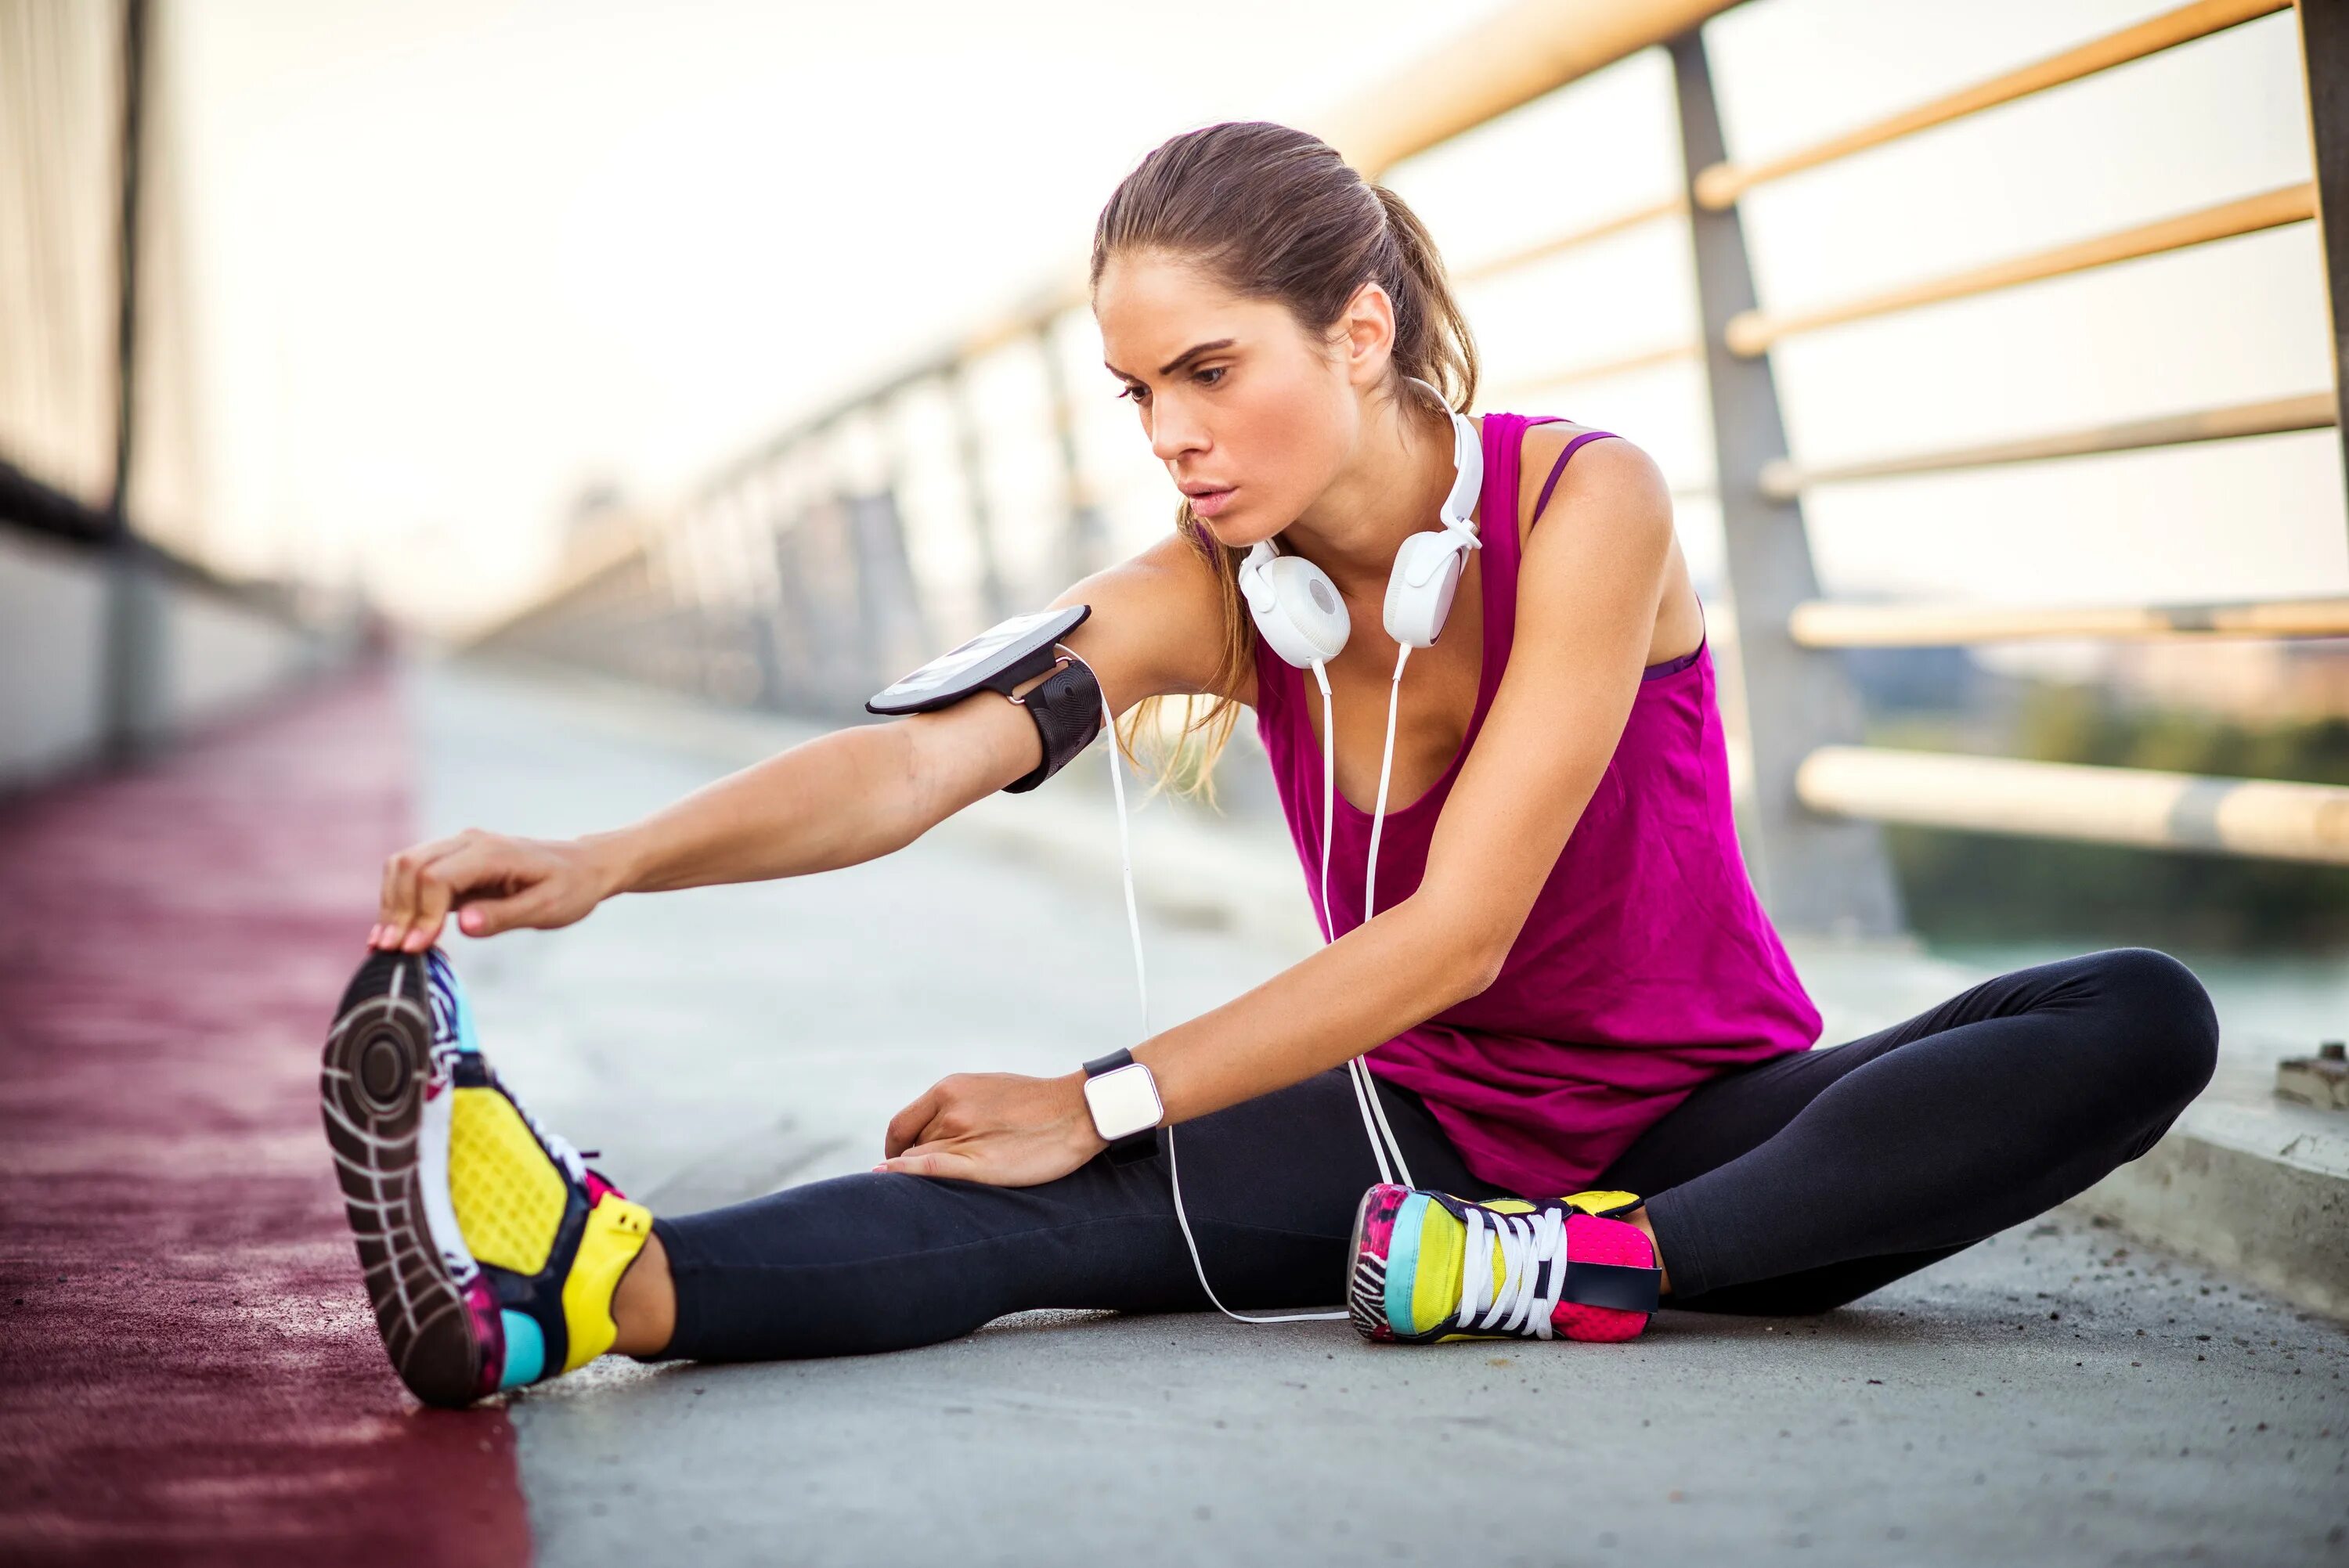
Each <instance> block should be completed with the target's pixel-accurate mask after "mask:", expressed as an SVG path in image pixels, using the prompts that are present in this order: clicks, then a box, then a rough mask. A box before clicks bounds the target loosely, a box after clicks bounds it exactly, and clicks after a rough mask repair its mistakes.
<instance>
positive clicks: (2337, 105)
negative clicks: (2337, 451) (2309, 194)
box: [2292, 0, 2349, 463]
mask: <svg viewBox="0 0 2349 1568" xmlns="http://www.w3.org/2000/svg"><path fill="white" fill-rule="evenodd" d="M2292 9H2293V10H2294V11H2295V12H2297V13H2298V14H2299V21H2300V56H2301V63H2302V67H2304V69H2305V70H2306V73H2307V85H2308V133H2309V141H2310V144H2311V151H2312V152H2313V154H2314V159H2313V161H2314V163H2315V166H2316V222H2317V227H2318V229H2319V231H2320V232H2322V233H2323V242H2324V285H2325V286H2324V297H2325V303H2326V304H2327V305H2328V306H2329V307H2330V311H2331V315H2332V325H2333V397H2334V398H2335V399H2336V400H2338V399H2340V398H2343V397H2349V13H2344V11H2343V9H2342V7H2341V6H2340V5H2335V4H2332V3H2330V0H2319V3H2317V4H2313V5H2312V4H2302V5H2294V6H2293V7H2292ZM2342 407H2343V408H2344V418H2342V419H2341V422H2340V423H2341V431H2342V448H2343V459H2344V463H2349V404H2344V405H2342Z"/></svg>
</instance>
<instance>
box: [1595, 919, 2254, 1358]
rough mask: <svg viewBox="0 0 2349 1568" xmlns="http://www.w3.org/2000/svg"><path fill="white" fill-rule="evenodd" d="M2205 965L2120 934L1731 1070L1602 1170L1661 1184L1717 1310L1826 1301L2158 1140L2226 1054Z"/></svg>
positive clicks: (2078, 1187)
mask: <svg viewBox="0 0 2349 1568" xmlns="http://www.w3.org/2000/svg"><path fill="white" fill-rule="evenodd" d="M2218 1035H2219V1028H2218V1018H2217V1015H2216V1013H2215V1012H2214V1011H2213V1009H2212V1007H2211V1005H2210V999H2209V995H2208V994H2207V993H2206V992H2205V991H2204V990H2203V988H2202V985H2201V983H2200V982H2199V981H2198V980H2197V979H2196V978H2195V977H2194V975H2193V972H2192V971H2191V970H2189V969H2188V968H2187V967H2186V966H2185V965H2182V964H2180V963H2178V961H2177V960H2176V959H2174V958H2172V957H2170V956H2169V955H2168V954H2164V953H2160V952H2157V951H2155V950H2154V949H2151V948H2145V947H2122V948H2109V949H2106V950H2105V951H2103V952H2099V953H2091V954H2082V955H2081V956H2078V957H2075V958H2066V959H2062V960H2058V961H2056V962H2054V963H2051V964H2042V965H2033V967H2030V968H2026V969H2018V970H2015V971H2013V973H2011V974H2007V975H1999V976H1997V977H1995V978H1993V979H1990V980H1986V981H1983V982H1982V984H1981V985H1975V986H1973V987H1972V988H1971V989H1969V990H1967V991H1964V992H1962V993H1961V994H1960V995H1956V996H1953V997H1951V999H1950V1000H1949V1001H1947V1002H1944V1003H1942V1004H1941V1005H1940V1006H1937V1007H1934V1008H1931V1009H1930V1010H1929V1011H1927V1012H1924V1013H1920V1014H1919V1015H1918V1016H1916V1017H1913V1018H1910V1019H1909V1020H1908V1021H1907V1022H1905V1023H1901V1024H1898V1025H1895V1026H1892V1027H1891V1028H1889V1029H1884V1030H1880V1031H1878V1033H1876V1034H1873V1035H1868V1036H1866V1037H1862V1038H1859V1039H1857V1040H1852V1041H1849V1042H1847V1043H1846V1044H1844V1045H1841V1046H1837V1047H1833V1048H1831V1049H1827V1050H1813V1051H1806V1052H1801V1053H1797V1054H1794V1055H1790V1056H1785V1057H1775V1058H1773V1059H1771V1060H1769V1061H1766V1062H1764V1063H1761V1064H1760V1065H1758V1066H1756V1067H1754V1068H1748V1069H1745V1070H1744V1071H1740V1072H1737V1073H1733V1074H1731V1075H1728V1076H1726V1077H1723V1078H1717V1079H1714V1080H1713V1082H1711V1083H1708V1084H1706V1085H1704V1086H1703V1087H1702V1088H1699V1089H1698V1090H1696V1092H1695V1093H1693V1094H1692V1095H1691V1096H1689V1098H1688V1099H1686V1100H1684V1101H1682V1103H1681V1104H1680V1105H1679V1106H1676V1107H1675V1108H1673V1109H1672V1111H1671V1114H1670V1115H1668V1116H1666V1117H1665V1118H1664V1119H1662V1120H1661V1121H1659V1122H1658V1123H1657V1124H1656V1125H1655V1126H1654V1127H1652V1128H1651V1129H1649V1130H1648V1131H1647V1132H1646V1133H1645V1134H1643V1135H1642V1136H1641V1138H1640V1141H1639V1142H1637V1143H1635V1144H1633V1145H1632V1147H1631V1148H1630V1149H1629V1150H1626V1151H1625V1152H1624V1154H1623V1155H1622V1156H1621V1158H1619V1160H1617V1161H1616V1162H1615V1163H1614V1165H1612V1166H1611V1167H1610V1168H1609V1170H1608V1171H1607V1172H1606V1174H1605V1175H1604V1176H1602V1177H1601V1178H1600V1184H1602V1185H1605V1186H1609V1187H1622V1188H1625V1189H1628V1190H1630V1191H1637V1192H1644V1193H1648V1194H1650V1196H1649V1198H1648V1202H1647V1218H1648V1220H1649V1222H1651V1224H1652V1225H1653V1226H1654V1227H1655V1230H1656V1233H1657V1237H1658V1240H1659V1242H1660V1243H1661V1247H1662V1251H1663V1256H1664V1264H1665V1266H1666V1268H1667V1269H1669V1270H1670V1272H1671V1281H1672V1295H1671V1297H1670V1298H1669V1299H1670V1302H1671V1305H1673V1306H1676V1307H1690V1308H1694V1309H1697V1310H1706V1309H1713V1310H1723V1311H1748V1312H1797V1311H1824V1310H1826V1308H1828V1307H1831V1306H1835V1305H1839V1304H1840V1303H1841V1302H1844V1301H1848V1300H1851V1299H1853V1298H1855V1297H1857V1296H1858V1295H1865V1294H1866V1293H1867V1292H1868V1291H1870V1290H1874V1289H1875V1288H1877V1287H1878V1285H1881V1284H1885V1283H1886V1282H1887V1281H1889V1280H1891V1279H1895V1278H1898V1277H1899V1276H1900V1275H1901V1274H1908V1273H1910V1272H1912V1271H1914V1270H1916V1269H1919V1268H1922V1267H1924V1266H1925V1265H1926V1264H1930V1263H1934V1262H1938V1261H1939V1260H1940V1259H1941V1258H1944V1257H1947V1256H1949V1255H1950V1254H1951V1253H1954V1252H1957V1251H1959V1250H1961V1248H1963V1247H1965V1246H1968V1245H1971V1243H1974V1242H1977V1241H1980V1240H1981V1239H1982V1238H1983V1237H1985V1236H1989V1235H1992V1234H1995V1233H1997V1232H1999V1231H2002V1230H2004V1229H2005V1228H2006V1227H2008V1226H2010V1225H2013V1224H2018V1223H2020V1222H2023V1221H2024V1220H2027V1219H2029V1218H2031V1217H2032V1216H2033V1215H2034V1214H2038V1213H2042V1212H2044V1211H2046V1210H2047V1209H2049V1208H2052V1207H2053V1206H2054V1205H2055V1204H2057V1203H2059V1202H2063V1201H2064V1199H2066V1198H2070V1197H2073V1196H2075V1194H2077V1193H2079V1192H2081V1191H2085V1189H2086V1188H2088V1187H2089V1186H2090V1185H2092V1184H2093V1183H2094V1182H2095V1181H2097V1180H2098V1179H2099V1178H2101V1177H2103V1176H2104V1175H2105V1174H2106V1172H2108V1171H2111V1170H2112V1169H2113V1168H2114V1167H2115V1166H2116V1165H2119V1164H2121V1163H2123V1162H2124V1161H2129V1160H2133V1159H2135V1158H2137V1156H2138V1155H2140V1154H2142V1153H2144V1152H2145V1151H2146V1150H2147V1149H2149V1148H2151V1147H2152V1146H2153V1144H2154V1142H2155V1140H2158V1138H2159V1137H2160V1136H2161V1135H2162V1133H2163V1132H2164V1131H2166V1130H2168V1127H2169V1125H2170V1123H2171V1122H2172V1121H2173V1120H2175V1119H2176V1118H2177V1116H2178V1112H2179V1111H2180V1110H2182V1109H2185V1107H2186V1105H2187V1104H2188V1103H2189V1101H2190V1100H2192V1099H2193V1098H2194V1097H2195V1096H2196V1095H2197V1094H2199V1093H2200V1092H2201V1090H2202V1088H2203V1086H2204V1085H2205V1084H2207V1083H2208V1082H2209V1078H2210V1074H2211V1071H2212V1068H2214V1066H2215V1065H2216V1060H2217V1050H2218Z"/></svg>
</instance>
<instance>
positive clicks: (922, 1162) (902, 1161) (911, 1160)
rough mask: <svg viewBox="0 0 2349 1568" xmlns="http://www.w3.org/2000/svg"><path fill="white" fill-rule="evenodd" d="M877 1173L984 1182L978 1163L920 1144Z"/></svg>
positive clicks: (959, 1153) (956, 1152)
mask: <svg viewBox="0 0 2349 1568" xmlns="http://www.w3.org/2000/svg"><path fill="white" fill-rule="evenodd" d="M873 1169H874V1170H875V1171H896V1172H898V1173H899V1174H901V1175H906V1176H959V1177H961V1178H962V1179H963V1180H964V1181H981V1180H984V1178H983V1177H981V1176H980V1175H979V1162H978V1161H976V1160H974V1159H972V1158H971V1157H970V1156H969V1155H968V1154H965V1153H963V1152H962V1151H961V1150H956V1149H949V1148H947V1146H946V1145H945V1144H942V1143H917V1144H916V1145H914V1147H912V1148H911V1149H908V1150H905V1152H904V1153H903V1154H896V1155H892V1156H891V1157H890V1158H888V1159H886V1160H885V1161H882V1162H881V1163H880V1164H878V1165H875V1166H874V1168H873Z"/></svg>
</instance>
